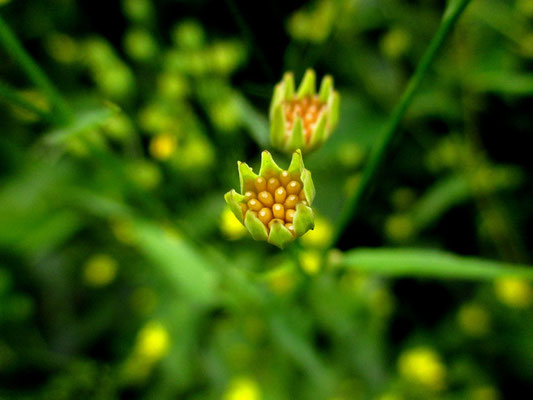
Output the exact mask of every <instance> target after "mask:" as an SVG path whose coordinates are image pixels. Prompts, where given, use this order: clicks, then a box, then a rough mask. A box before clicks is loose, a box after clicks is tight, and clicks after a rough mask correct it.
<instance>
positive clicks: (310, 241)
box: [300, 215, 333, 248]
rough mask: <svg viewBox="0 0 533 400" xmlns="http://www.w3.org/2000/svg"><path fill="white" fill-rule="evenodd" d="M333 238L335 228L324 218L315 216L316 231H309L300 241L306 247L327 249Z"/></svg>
mask: <svg viewBox="0 0 533 400" xmlns="http://www.w3.org/2000/svg"><path fill="white" fill-rule="evenodd" d="M332 236H333V226H332V225H331V223H330V222H329V220H327V219H326V218H324V217H321V216H319V215H315V229H313V230H311V231H308V232H307V233H306V234H305V235H304V236H302V238H301V239H300V240H301V242H302V245H304V246H306V247H320V248H322V247H326V246H327V245H328V244H329V243H330V241H331V237H332Z"/></svg>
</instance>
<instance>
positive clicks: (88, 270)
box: [83, 254, 117, 287]
mask: <svg viewBox="0 0 533 400" xmlns="http://www.w3.org/2000/svg"><path fill="white" fill-rule="evenodd" d="M116 273H117V262H116V261H115V259H114V258H112V257H111V256H108V255H106V254H98V255H95V256H93V257H92V258H91V259H89V261H87V264H86V265H85V269H84V270H83V277H84V279H85V282H87V284H89V285H90V286H97V287H99V286H105V285H108V284H109V283H111V282H112V281H113V279H115V275H116Z"/></svg>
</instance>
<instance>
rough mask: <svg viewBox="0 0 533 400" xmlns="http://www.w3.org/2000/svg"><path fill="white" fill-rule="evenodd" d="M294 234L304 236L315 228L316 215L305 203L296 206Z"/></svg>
mask: <svg viewBox="0 0 533 400" xmlns="http://www.w3.org/2000/svg"><path fill="white" fill-rule="evenodd" d="M293 225H294V233H295V234H296V236H298V237H299V236H302V235H303V234H304V233H306V232H307V231H308V230H309V229H314V227H315V215H314V213H313V210H312V209H311V207H309V206H306V205H305V204H303V203H298V204H297V205H296V213H295V214H294V220H293Z"/></svg>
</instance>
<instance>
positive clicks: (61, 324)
mask: <svg viewBox="0 0 533 400" xmlns="http://www.w3.org/2000/svg"><path fill="white" fill-rule="evenodd" d="M445 5H446V4H445V2H444V1H437V0H409V1H407V0H403V1H401V0H376V1H370V0H313V1H309V2H305V1H279V0H276V1H270V2H263V3H257V2H251V1H238V0H225V1H215V0H196V1H187V0H174V1H171V0H157V1H149V0H123V1H107V2H103V1H73V0H11V1H10V0H0V16H1V18H2V20H3V22H2V20H0V39H1V41H0V60H1V62H0V131H1V134H0V398H1V399H30V398H31V399H33V398H36V399H40V398H43V399H118V398H133V399H137V398H138V399H144V398H146V399H226V400H260V399H264V400H266V399H327V400H348V399H377V400H402V399H472V400H497V399H511V398H523V395H524V394H525V393H530V392H531V390H532V389H533V387H532V386H533V384H532V382H533V311H532V304H533V288H532V286H531V285H530V284H529V283H528V282H526V281H523V280H520V279H516V278H501V279H496V280H493V281H484V282H475V281H462V280H442V281H441V280H435V279H421V278H409V277H403V278H401V279H400V278H399V279H391V278H384V277H380V276H378V275H374V274H372V273H362V272H359V271H357V270H356V269H346V268H343V267H341V266H339V263H337V262H336V261H335V260H338V259H341V258H342V254H343V252H345V251H347V250H349V249H352V248H358V247H361V246H366V247H375V248H377V247H385V246H386V247H394V248H398V247H420V248H430V249H440V250H446V251H450V252H454V253H457V254H460V255H469V256H478V257H483V258H487V259H491V260H497V261H504V262H514V263H524V264H525V263H528V262H531V256H532V252H531V238H532V237H533V201H532V198H533V197H532V194H533V183H532V182H531V180H530V179H528V177H529V176H530V175H531V173H532V167H533V162H532V160H533V158H532V157H531V147H530V146H529V144H530V142H531V141H530V140H529V139H530V136H531V132H532V113H531V110H532V109H533V99H532V94H533V72H532V69H531V67H532V66H533V2H532V1H531V0H514V1H513V0H508V1H507V0H483V1H481V0H473V1H472V3H471V4H470V6H469V7H468V8H467V10H466V11H465V13H464V15H463V16H462V17H461V20H460V21H459V23H458V25H457V26H456V29H455V30H454V31H453V33H452V35H451V36H450V37H449V38H448V40H447V42H446V44H445V46H444V48H443V49H442V51H441V53H440V54H439V56H438V58H437V60H436V62H435V63H434V65H433V67H432V69H431V70H430V72H429V73H428V75H427V76H426V78H425V80H424V83H423V85H422V87H421V90H420V91H419V93H418V94H417V96H416V98H415V100H414V102H413V104H412V105H411V107H410V108H409V110H408V112H407V115H406V117H405V118H404V120H403V122H402V128H401V130H402V132H401V133H402V135H401V138H400V140H398V141H397V143H395V146H394V148H393V151H392V152H391V153H390V154H389V156H388V157H387V159H386V162H385V167H384V168H383V169H382V171H381V173H380V174H379V177H378V179H377V180H376V181H375V182H373V184H372V191H371V192H370V194H369V196H368V197H367V198H366V201H365V202H364V203H363V204H362V207H361V209H360V212H359V213H358V215H357V216H356V218H355V219H353V221H352V222H351V224H350V225H349V227H348V229H347V230H346V231H345V232H344V235H343V236H342V237H341V240H340V241H339V242H338V244H337V248H336V249H335V250H331V251H328V252H327V253H326V256H325V257H324V256H323V255H324V253H325V250H326V247H327V246H328V243H329V242H330V241H331V237H332V235H333V232H334V229H335V226H336V223H337V221H338V217H339V215H340V212H341V210H342V207H343V205H344V204H345V201H346V198H347V196H349V195H350V194H351V193H352V192H353V191H354V190H355V189H356V188H357V185H358V182H359V178H360V174H361V171H362V169H363V168H364V166H365V160H366V157H367V155H368V149H369V148H370V147H371V146H372V144H373V143H374V141H375V138H376V136H377V134H378V133H379V132H380V129H381V128H382V127H383V125H384V123H385V122H386V121H387V118H388V116H389V115H390V112H391V110H392V108H393V107H394V105H395V104H396V103H397V101H398V99H399V97H400V95H401V93H402V91H403V90H404V88H405V86H406V83H407V81H408V79H409V77H410V76H411V74H412V73H413V71H414V69H415V67H416V65H417V63H418V62H419V60H420V58H421V56H422V54H423V52H424V50H425V49H426V48H427V46H428V44H429V42H430V40H431V38H432V37H433V35H434V33H435V31H436V30H437V28H438V26H439V23H440V19H441V16H442V14H443V12H444V9H445ZM9 30H11V31H13V32H12V33H13V35H11V34H10V33H9ZM14 37H17V38H18V40H20V42H21V43H22V45H23V47H24V48H25V49H26V50H27V51H28V53H29V54H30V55H31V58H27V57H25V56H24V54H22V55H21V54H20V52H17V46H16V42H14V41H13V38H14ZM21 60H22V61H21ZM32 60H33V62H32ZM309 67H311V68H314V69H315V70H316V71H317V74H318V77H319V78H320V77H321V76H322V75H324V74H326V73H328V74H331V75H332V76H333V77H334V78H335V85H336V88H337V89H338V90H339V92H340V94H341V116H340V124H339V127H338V129H337V130H336V132H334V134H333V135H332V137H331V138H330V140H329V141H328V142H327V143H326V145H325V146H324V147H323V148H322V149H321V150H319V151H317V152H316V153H314V154H311V155H309V156H306V157H305V163H306V167H307V168H308V169H310V170H311V171H312V173H313V178H314V183H315V187H316V189H317V196H316V201H315V204H314V208H315V210H316V213H317V217H316V229H315V230H314V231H313V232H310V233H308V234H307V235H305V236H304V237H303V238H302V239H301V240H300V243H299V244H294V245H293V246H291V247H290V248H289V249H287V250H285V251H280V250H278V249H277V248H274V247H273V246H270V245H267V244H266V243H264V242H254V241H253V240H252V239H251V238H250V237H249V235H248V234H247V232H246V231H245V229H244V228H243V227H242V226H241V225H240V223H239V222H238V221H237V220H236V219H235V217H234V216H233V215H232V214H231V213H230V212H229V211H228V209H227V208H226V205H225V202H224V200H223V194H224V193H225V192H227V191H228V190H229V189H231V188H237V187H238V174H237V168H236V163H237V160H241V161H246V162H248V163H249V164H250V165H251V166H253V167H254V168H258V165H259V156H260V152H261V151H262V150H263V149H265V148H267V149H268V148H269V140H268V132H269V127H268V119H267V112H268V106H269V103H270V96H271V94H272V90H273V86H274V85H275V83H276V82H277V81H279V80H280V79H281V77H282V74H283V73H284V72H285V71H294V73H295V76H296V78H297V80H299V79H300V78H301V76H302V75H303V72H304V71H305V69H306V68H309ZM41 71H43V72H44V74H45V75H46V76H47V77H48V78H49V81H50V82H52V83H51V84H49V83H48V81H47V79H46V77H44V76H43V75H42V74H41ZM275 157H276V160H277V161H279V163H280V165H281V166H283V167H286V166H287V165H288V159H287V158H284V156H283V155H280V154H275ZM516 393H522V394H521V395H520V397H515V396H518V395H516Z"/></svg>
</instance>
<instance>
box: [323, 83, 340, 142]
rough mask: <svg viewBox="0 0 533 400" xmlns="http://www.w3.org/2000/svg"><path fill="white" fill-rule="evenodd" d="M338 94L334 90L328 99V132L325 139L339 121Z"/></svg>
mask: <svg viewBox="0 0 533 400" xmlns="http://www.w3.org/2000/svg"><path fill="white" fill-rule="evenodd" d="M340 101H341V99H340V96H339V93H337V92H334V93H332V95H331V96H330V97H329V99H328V110H329V119H328V128H327V130H328V132H327V136H326V139H327V138H328V137H329V135H331V132H333V130H334V129H335V128H336V127H337V123H338V122H339V107H340Z"/></svg>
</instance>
